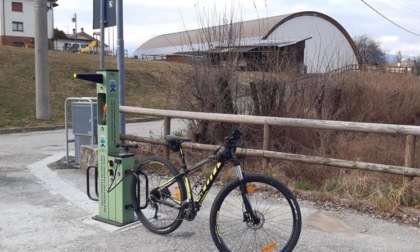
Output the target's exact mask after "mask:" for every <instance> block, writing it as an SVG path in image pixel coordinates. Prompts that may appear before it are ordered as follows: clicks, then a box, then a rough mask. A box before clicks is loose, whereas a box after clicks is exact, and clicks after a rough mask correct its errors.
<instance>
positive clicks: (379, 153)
mask: <svg viewBox="0 0 420 252" xmlns="http://www.w3.org/2000/svg"><path fill="white" fill-rule="evenodd" d="M49 55H50V92H51V114H52V120H51V121H49V122H42V121H37V120H35V119H34V117H35V93H34V92H35V91H34V90H35V77H34V51H33V50H30V49H20V48H14V47H4V46H3V47H0V76H2V78H1V79H0V88H1V90H2V92H0V118H1V121H0V127H21V126H45V125H62V124H63V113H64V108H63V105H64V100H65V99H66V98H67V97H70V96H73V97H74V96H75V97H80V96H95V88H94V86H93V85H91V84H88V83H87V82H84V81H80V80H74V79H73V78H72V76H73V73H74V72H94V71H95V70H96V69H97V66H98V65H99V62H98V60H99V59H98V57H97V56H92V55H77V54H69V53H63V52H50V54H49ZM106 60H107V63H106V66H107V68H115V67H116V61H115V58H107V59H106ZM126 80H127V104H128V105H130V106H143V107H152V108H162V109H167V108H178V109H182V110H190V111H206V112H219V113H236V112H239V111H243V110H244V108H243V107H239V106H238V103H236V102H235V101H236V99H237V98H238V97H244V96H245V97H251V98H250V99H251V100H252V101H253V103H249V106H248V107H246V108H245V110H246V111H247V112H248V113H250V114H255V115H266V116H284V117H297V118H315V119H331V120H342V121H358V122H375V123H391V124H408V125H419V123H420V100H419V99H418V97H420V80H419V78H418V77H416V76H413V75H405V74H389V73H379V72H357V73H347V74H342V75H336V76H327V77H325V76H324V77H321V78H316V79H314V78H313V79H309V80H306V81H305V80H302V76H298V75H286V74H284V73H273V72H272V73H267V72H260V71H254V72H240V71H236V70H235V67H234V66H232V68H230V67H224V68H222V67H203V66H202V65H194V66H192V67H191V66H189V65H182V64H174V63H165V62H145V61H139V60H134V59H127V60H126ZM251 83H253V84H251ZM190 126H191V132H190V134H191V136H193V137H195V138H196V140H198V141H201V142H206V143H219V142H220V141H219V140H220V139H222V136H225V135H227V134H228V132H229V131H230V130H231V128H232V127H237V125H228V124H214V123H208V122H196V123H195V124H191V125H190ZM241 127H242V129H243V130H244V131H245V133H246V140H245V141H244V142H243V143H241V146H244V147H248V148H259V146H261V136H262V128H261V127H252V126H245V125H241ZM272 140H273V141H272V149H273V150H277V151H284V152H291V153H299V154H306V155H316V156H324V157H334V158H341V159H348V160H358V161H365V162H375V163H383V164H391V165H403V164H404V146H405V138H404V137H394V136H385V135H374V134H361V133H343V132H332V131H321V130H307V129H306V130H302V129H292V128H274V129H273V132H272ZM142 150H144V151H150V152H153V154H158V153H159V151H161V147H147V148H142ZM207 154H208V153H203V154H202V155H207ZM188 157H190V158H189V159H190V160H189V161H190V163H193V162H194V161H195V160H197V159H199V158H200V154H198V153H189V154H188ZM418 157H419V155H417V160H416V162H415V163H416V164H420V159H419V158H418ZM259 164H260V160H253V159H246V160H245V169H246V170H247V171H250V172H264V173H269V174H272V175H273V176H275V177H278V178H280V179H281V180H282V181H284V182H285V183H287V184H288V185H289V186H291V187H294V188H295V189H300V190H315V191H318V192H321V195H322V196H321V198H323V199H324V200H329V201H331V200H333V199H335V198H336V197H339V198H340V199H343V198H344V199H347V200H348V201H349V202H350V205H351V206H360V205H361V204H362V205H366V204H368V205H370V206H371V207H372V208H373V209H375V210H378V211H382V212H387V213H394V212H395V209H397V207H398V206H400V205H401V204H404V203H406V202H408V201H409V200H410V201H411V203H412V204H413V205H414V206H416V207H418V206H420V182H419V181H418V180H417V179H416V180H414V182H413V184H412V185H410V186H412V188H413V189H414V197H412V198H411V199H408V198H407V193H406V192H407V186H408V185H407V184H403V178H402V177H400V176H392V175H384V174H379V173H372V172H358V171H352V170H345V169H339V168H334V167H320V166H316V165H308V164H300V163H292V162H285V161H272V163H271V165H270V167H269V168H268V169H267V170H264V171H263V170H261V169H260V168H259V167H260V166H259ZM205 173H206V171H204V172H203V174H204V175H205ZM231 175H232V174H230V173H229V172H227V174H226V175H225V177H224V178H223V180H227V179H229V178H231ZM366 202H367V203H366Z"/></svg>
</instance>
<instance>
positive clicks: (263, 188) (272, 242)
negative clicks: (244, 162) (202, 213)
mask: <svg viewBox="0 0 420 252" xmlns="http://www.w3.org/2000/svg"><path fill="white" fill-rule="evenodd" d="M244 176H245V177H244V182H245V183H246V188H247V195H248V198H249V201H250V203H251V207H252V209H253V212H254V214H255V215H256V216H257V217H258V219H259V223H253V222H252V221H250V220H248V218H247V217H246V215H245V211H246V210H245V206H244V204H243V198H242V194H241V190H240V181H239V179H237V180H235V181H233V182H231V183H229V184H228V185H226V187H224V188H223V189H222V190H221V191H220V192H219V194H218V195H217V197H216V199H215V201H214V203H213V206H212V209H211V212H210V231H211V236H212V238H213V241H214V243H215V244H216V246H217V248H218V249H219V250H220V251H235V252H236V251H270V252H271V251H292V250H293V248H294V247H295V246H296V243H297V241H298V239H299V236H300V230H301V225H302V219H301V214H300V209H299V205H298V203H297V201H296V199H295V197H294V196H293V194H292V193H291V192H290V190H289V189H288V188H287V187H286V186H284V185H283V184H282V183H281V182H280V181H278V180H277V179H274V178H272V177H269V176H265V175H259V174H254V175H244Z"/></svg>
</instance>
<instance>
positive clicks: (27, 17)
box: [0, 0, 54, 45]
mask: <svg viewBox="0 0 420 252" xmlns="http://www.w3.org/2000/svg"><path fill="white" fill-rule="evenodd" d="M12 2H19V3H22V7H23V10H22V12H16V11H12ZM34 3H35V1H34V0H3V1H2V2H0V36H1V38H2V39H1V40H0V45H13V44H14V43H19V42H23V43H25V44H32V45H33V44H34V37H35V5H34ZM13 22H19V23H22V24H23V30H22V31H13ZM47 22H48V28H47V29H48V39H49V40H50V41H51V40H52V38H53V37H54V30H53V9H50V10H49V11H48V12H47ZM50 44H51V43H50Z"/></svg>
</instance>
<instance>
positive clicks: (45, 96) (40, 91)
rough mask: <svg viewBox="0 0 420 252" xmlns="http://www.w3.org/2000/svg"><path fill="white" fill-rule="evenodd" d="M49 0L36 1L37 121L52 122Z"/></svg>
mask: <svg viewBox="0 0 420 252" xmlns="http://www.w3.org/2000/svg"><path fill="white" fill-rule="evenodd" d="M49 79H50V76H49V65H48V20H47V0H35V86H36V93H35V97H36V98H35V100H36V119H40V120H50V91H49Z"/></svg>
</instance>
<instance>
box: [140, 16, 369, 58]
mask: <svg viewBox="0 0 420 252" xmlns="http://www.w3.org/2000/svg"><path fill="white" fill-rule="evenodd" d="M302 16H316V17H319V18H322V19H324V20H326V21H327V22H329V23H331V24H332V25H334V26H335V27H336V28H337V29H338V30H339V31H340V32H341V33H342V34H343V35H344V36H345V38H346V39H347V41H348V42H349V44H350V46H351V47H352V49H353V51H354V54H355V56H356V58H357V61H358V62H359V64H361V57H360V54H359V51H358V50H357V48H356V45H355V43H354V41H353V39H352V38H351V37H350V35H349V34H348V33H347V31H346V30H345V29H344V28H343V26H341V25H340V24H339V23H338V22H337V21H336V20H335V19H333V18H331V17H330V16H327V15H325V14H322V13H320V12H315V11H304V12H297V13H292V14H286V15H280V16H274V17H266V18H260V19H255V20H248V21H243V22H240V23H237V24H240V25H239V27H240V28H239V29H240V30H241V31H240V32H241V35H240V36H241V38H243V39H244V38H255V37H259V38H261V39H262V40H264V39H266V38H267V37H268V36H269V35H270V34H271V33H272V32H273V31H274V30H276V29H277V28H278V27H279V26H281V25H282V24H284V23H286V22H287V21H289V20H291V19H294V18H299V17H302ZM223 27H225V25H219V26H214V27H208V28H201V29H195V30H188V31H182V32H175V33H168V34H163V35H159V36H156V37H154V38H152V39H150V40H148V41H146V42H145V43H143V44H142V45H141V46H140V47H138V48H137V50H147V49H152V48H162V47H171V46H181V45H186V44H199V43H202V38H203V33H205V32H206V30H220V29H223ZM206 39H207V41H206V42H214V41H216V40H217V39H218V38H217V37H214V40H213V39H212V38H210V39H209V38H208V37H207V38H206Z"/></svg>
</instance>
